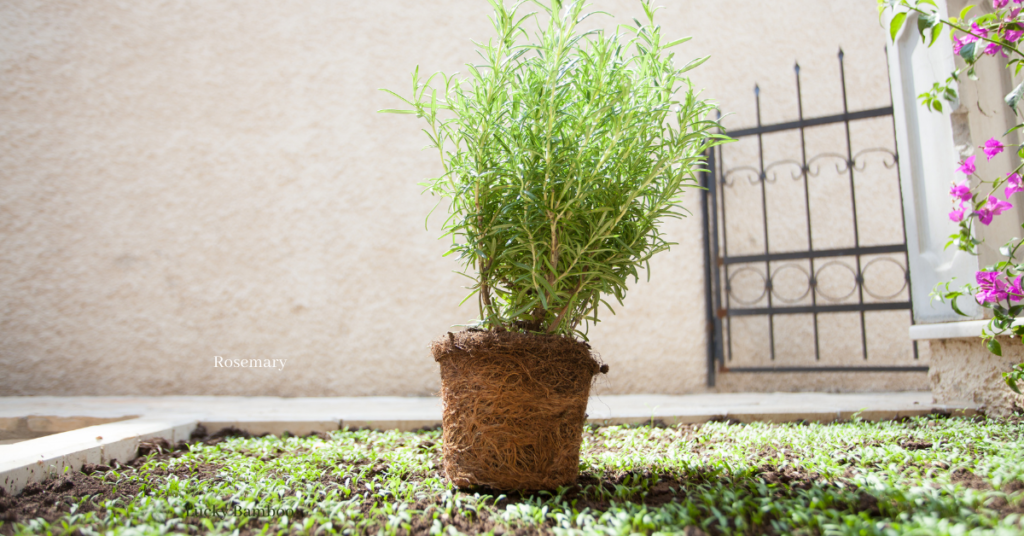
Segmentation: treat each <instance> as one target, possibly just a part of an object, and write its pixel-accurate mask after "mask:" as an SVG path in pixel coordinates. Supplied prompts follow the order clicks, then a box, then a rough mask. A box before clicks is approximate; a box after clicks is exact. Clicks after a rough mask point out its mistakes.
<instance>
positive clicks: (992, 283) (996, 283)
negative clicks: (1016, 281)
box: [974, 271, 1013, 303]
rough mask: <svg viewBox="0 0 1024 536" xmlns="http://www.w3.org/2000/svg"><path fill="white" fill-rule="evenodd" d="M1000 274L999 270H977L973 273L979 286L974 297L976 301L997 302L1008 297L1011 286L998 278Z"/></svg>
mask: <svg viewBox="0 0 1024 536" xmlns="http://www.w3.org/2000/svg"><path fill="white" fill-rule="evenodd" d="M1001 275H1002V273H1001V272H985V271H979V272H978V273H976V274H975V275H974V278H975V280H976V281H977V282H978V287H979V288H978V293H977V294H975V295H974V299H976V300H978V303H998V302H1001V301H1003V300H1005V299H1006V298H1008V297H1009V292H1010V291H1011V290H1013V287H1011V286H1010V284H1009V283H1007V282H1006V281H1003V280H1002V279H1000V277H999V276H1001Z"/></svg>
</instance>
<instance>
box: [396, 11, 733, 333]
mask: <svg viewBox="0 0 1024 536" xmlns="http://www.w3.org/2000/svg"><path fill="white" fill-rule="evenodd" d="M490 2H491V4H492V5H493V6H494V16H493V18H492V23H493V26H494V28H495V30H496V32H497V36H496V37H494V38H492V39H491V40H490V41H488V42H487V43H486V44H481V45H479V54H480V56H481V57H482V59H483V64H482V65H468V69H469V71H468V73H469V76H468V77H467V78H465V79H456V78H455V76H449V75H445V74H444V73H438V74H436V75H434V76H431V77H429V78H428V79H426V80H425V81H421V80H420V77H419V69H418V68H417V70H416V71H415V72H414V73H413V97H412V99H405V98H403V97H401V96H400V95H398V94H396V93H394V92H390V91H389V93H392V94H393V95H395V96H396V97H398V98H400V99H402V100H403V101H404V102H405V103H406V104H408V105H409V106H410V107H411V108H412V109H406V110H382V111H385V112H392V113H408V114H416V116H417V117H421V118H423V119H425V120H426V121H427V123H428V127H429V128H428V129H426V130H425V132H427V134H428V136H430V141H431V145H430V146H431V147H433V148H436V149H437V150H438V152H439V154H440V157H441V161H442V162H443V164H444V170H445V173H444V175H442V176H441V177H438V178H435V179H432V180H429V181H428V182H427V183H426V184H425V185H426V186H427V187H428V189H429V190H430V191H431V192H433V193H434V194H438V195H441V196H443V197H445V198H447V199H449V200H450V201H451V208H450V214H449V218H448V219H447V221H446V222H445V224H444V230H445V232H446V236H451V237H452V238H453V244H452V248H451V250H450V251H449V254H450V253H457V254H458V255H459V259H460V261H461V262H462V264H463V265H464V267H465V272H464V273H465V275H467V276H469V277H470V278H471V279H473V280H474V282H475V284H474V285H473V286H472V287H471V290H472V293H471V294H470V297H472V296H476V297H477V299H478V302H479V306H480V312H481V320H480V324H479V325H480V326H481V327H485V328H489V329H497V330H503V329H520V330H527V331H533V332H544V333H552V334H561V335H570V336H573V335H577V336H582V337H584V338H586V329H587V327H588V326H589V322H597V321H598V308H599V306H600V305H601V304H602V303H604V304H605V305H608V303H607V302H606V297H607V296H613V297H614V298H615V299H616V300H617V301H618V302H619V303H622V299H623V298H624V297H625V294H626V288H627V278H629V277H632V278H633V279H634V280H638V279H639V275H638V271H639V270H640V269H641V268H643V267H646V268H647V269H648V275H649V268H650V267H649V260H650V258H651V256H652V255H654V254H655V253H658V252H660V251H665V250H667V249H668V248H669V246H670V245H672V244H671V243H669V242H667V241H666V240H665V238H664V237H663V236H662V233H661V231H660V230H659V224H660V223H661V222H662V221H663V220H664V219H665V218H675V217H680V216H682V215H683V209H682V207H681V206H680V202H681V194H682V191H683V188H686V187H693V186H697V179H696V174H697V173H698V172H699V171H700V170H701V169H702V165H703V163H704V152H705V151H706V150H707V149H708V148H709V147H711V146H713V145H716V144H718V143H721V142H722V141H724V140H726V139H727V138H725V137H724V136H721V135H717V134H712V130H713V129H714V128H716V127H717V126H718V125H717V123H716V122H715V121H713V120H711V119H710V118H709V113H710V111H711V110H712V109H713V105H712V104H710V103H708V102H705V101H703V100H700V99H699V98H698V96H699V95H698V93H697V92H695V91H694V90H693V88H692V86H691V84H690V82H689V79H687V78H686V77H684V76H683V75H684V73H685V72H686V71H689V70H690V69H693V68H694V67H696V66H698V65H700V64H701V63H703V62H704V61H705V60H706V59H707V58H706V57H705V58H700V59H697V60H694V61H691V62H690V63H688V64H687V65H685V66H683V67H681V68H680V67H676V66H675V65H674V63H673V57H674V54H673V53H671V52H669V49H670V48H672V47H674V46H676V45H679V44H681V43H683V42H685V41H687V40H688V38H686V39H679V40H677V41H673V42H666V40H665V39H664V38H663V36H662V34H661V29H660V27H658V26H656V25H655V24H654V12H655V11H656V10H655V9H653V8H652V7H651V6H650V5H649V3H647V2H646V1H645V2H643V7H644V10H645V12H646V15H647V22H646V24H644V23H641V22H639V21H637V23H636V26H635V27H633V26H620V27H619V28H618V29H617V30H616V31H615V32H614V33H611V34H609V33H608V32H603V31H599V30H591V31H581V30H579V24H580V22H582V21H583V20H584V19H586V18H587V17H589V16H590V15H594V14H604V15H607V14H606V13H602V12H596V13H585V12H584V9H585V5H584V3H583V2H582V1H566V2H564V5H563V2H560V1H558V0H551V3H550V5H544V4H541V3H539V2H537V1H534V3H536V4H537V5H538V6H540V8H541V11H540V12H535V13H530V14H527V15H523V16H520V14H519V11H520V8H521V7H522V6H523V4H524V3H525V2H521V3H518V4H515V5H514V6H512V7H511V8H506V6H505V5H504V3H503V2H502V0H490ZM530 19H533V20H534V21H535V22H536V23H537V34H536V37H535V39H533V40H532V41H531V40H529V39H528V34H527V32H526V31H525V30H524V28H523V25H524V23H525V22H526V21H527V20H530ZM542 20H544V21H547V22H546V23H545V22H541V21H542ZM435 82H436V84H437V86H438V87H437V88H435V87H434V83H435ZM385 91H387V90H385ZM467 299H469V297H467ZM608 307H609V309H611V306H610V305H608ZM613 312H614V311H613Z"/></svg>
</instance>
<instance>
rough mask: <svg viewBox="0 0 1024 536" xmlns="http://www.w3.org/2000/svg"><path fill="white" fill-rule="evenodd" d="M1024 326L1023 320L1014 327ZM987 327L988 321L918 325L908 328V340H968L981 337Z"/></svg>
mask: <svg viewBox="0 0 1024 536" xmlns="http://www.w3.org/2000/svg"><path fill="white" fill-rule="evenodd" d="M1022 324H1024V319H1021V320H1017V321H1015V322H1014V323H1013V325H1014V326H1020V325H1022ZM987 325H988V320H970V321H967V322H946V323H942V324H918V325H916V326H910V340H912V341H926V340H935V339H969V338H972V337H981V330H982V329H983V328H984V327H985V326H987Z"/></svg>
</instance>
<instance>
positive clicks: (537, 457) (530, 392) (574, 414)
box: [430, 331, 602, 490]
mask: <svg viewBox="0 0 1024 536" xmlns="http://www.w3.org/2000/svg"><path fill="white" fill-rule="evenodd" d="M430 350H431V353H433V355H434V360H435V361H437V362H438V364H440V366H441V398H442V400H443V402H444V417H443V421H444V447H443V450H442V455H443V466H444V473H445V476H446V477H447V478H448V479H449V480H450V481H451V482H452V483H453V484H455V485H456V486H458V487H463V488H464V487H471V486H485V487H489V488H493V489H497V490H513V489H514V490H539V489H553V488H556V487H558V486H562V485H567V484H572V483H573V482H575V481H576V477H577V475H578V473H579V457H580V444H581V443H582V433H583V426H584V424H585V423H586V419H587V413H586V411H587V399H588V397H589V396H590V387H591V385H592V384H593V380H594V376H595V375H596V374H597V373H598V372H600V371H601V368H602V365H601V363H600V362H598V360H597V359H596V358H595V356H594V355H593V354H592V353H591V352H590V350H589V348H588V346H587V345H586V343H584V342H581V341H577V340H575V339H572V338H569V337H563V336H545V335H536V334H528V333H517V332H508V331H505V332H500V333H497V332H492V331H462V332H459V333H448V334H446V335H444V336H442V337H440V338H438V339H437V340H435V341H434V342H433V343H432V344H431V346H430Z"/></svg>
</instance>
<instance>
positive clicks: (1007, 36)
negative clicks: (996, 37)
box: [1003, 30, 1024, 43]
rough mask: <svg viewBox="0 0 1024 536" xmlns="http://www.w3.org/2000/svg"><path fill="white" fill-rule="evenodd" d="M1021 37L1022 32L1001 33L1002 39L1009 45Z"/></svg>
mask: <svg viewBox="0 0 1024 536" xmlns="http://www.w3.org/2000/svg"><path fill="white" fill-rule="evenodd" d="M1021 36H1024V30H1006V32H1005V33H1003V39H1006V40H1007V41H1009V42H1011V43H1016V42H1017V41H1020V38H1021Z"/></svg>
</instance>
